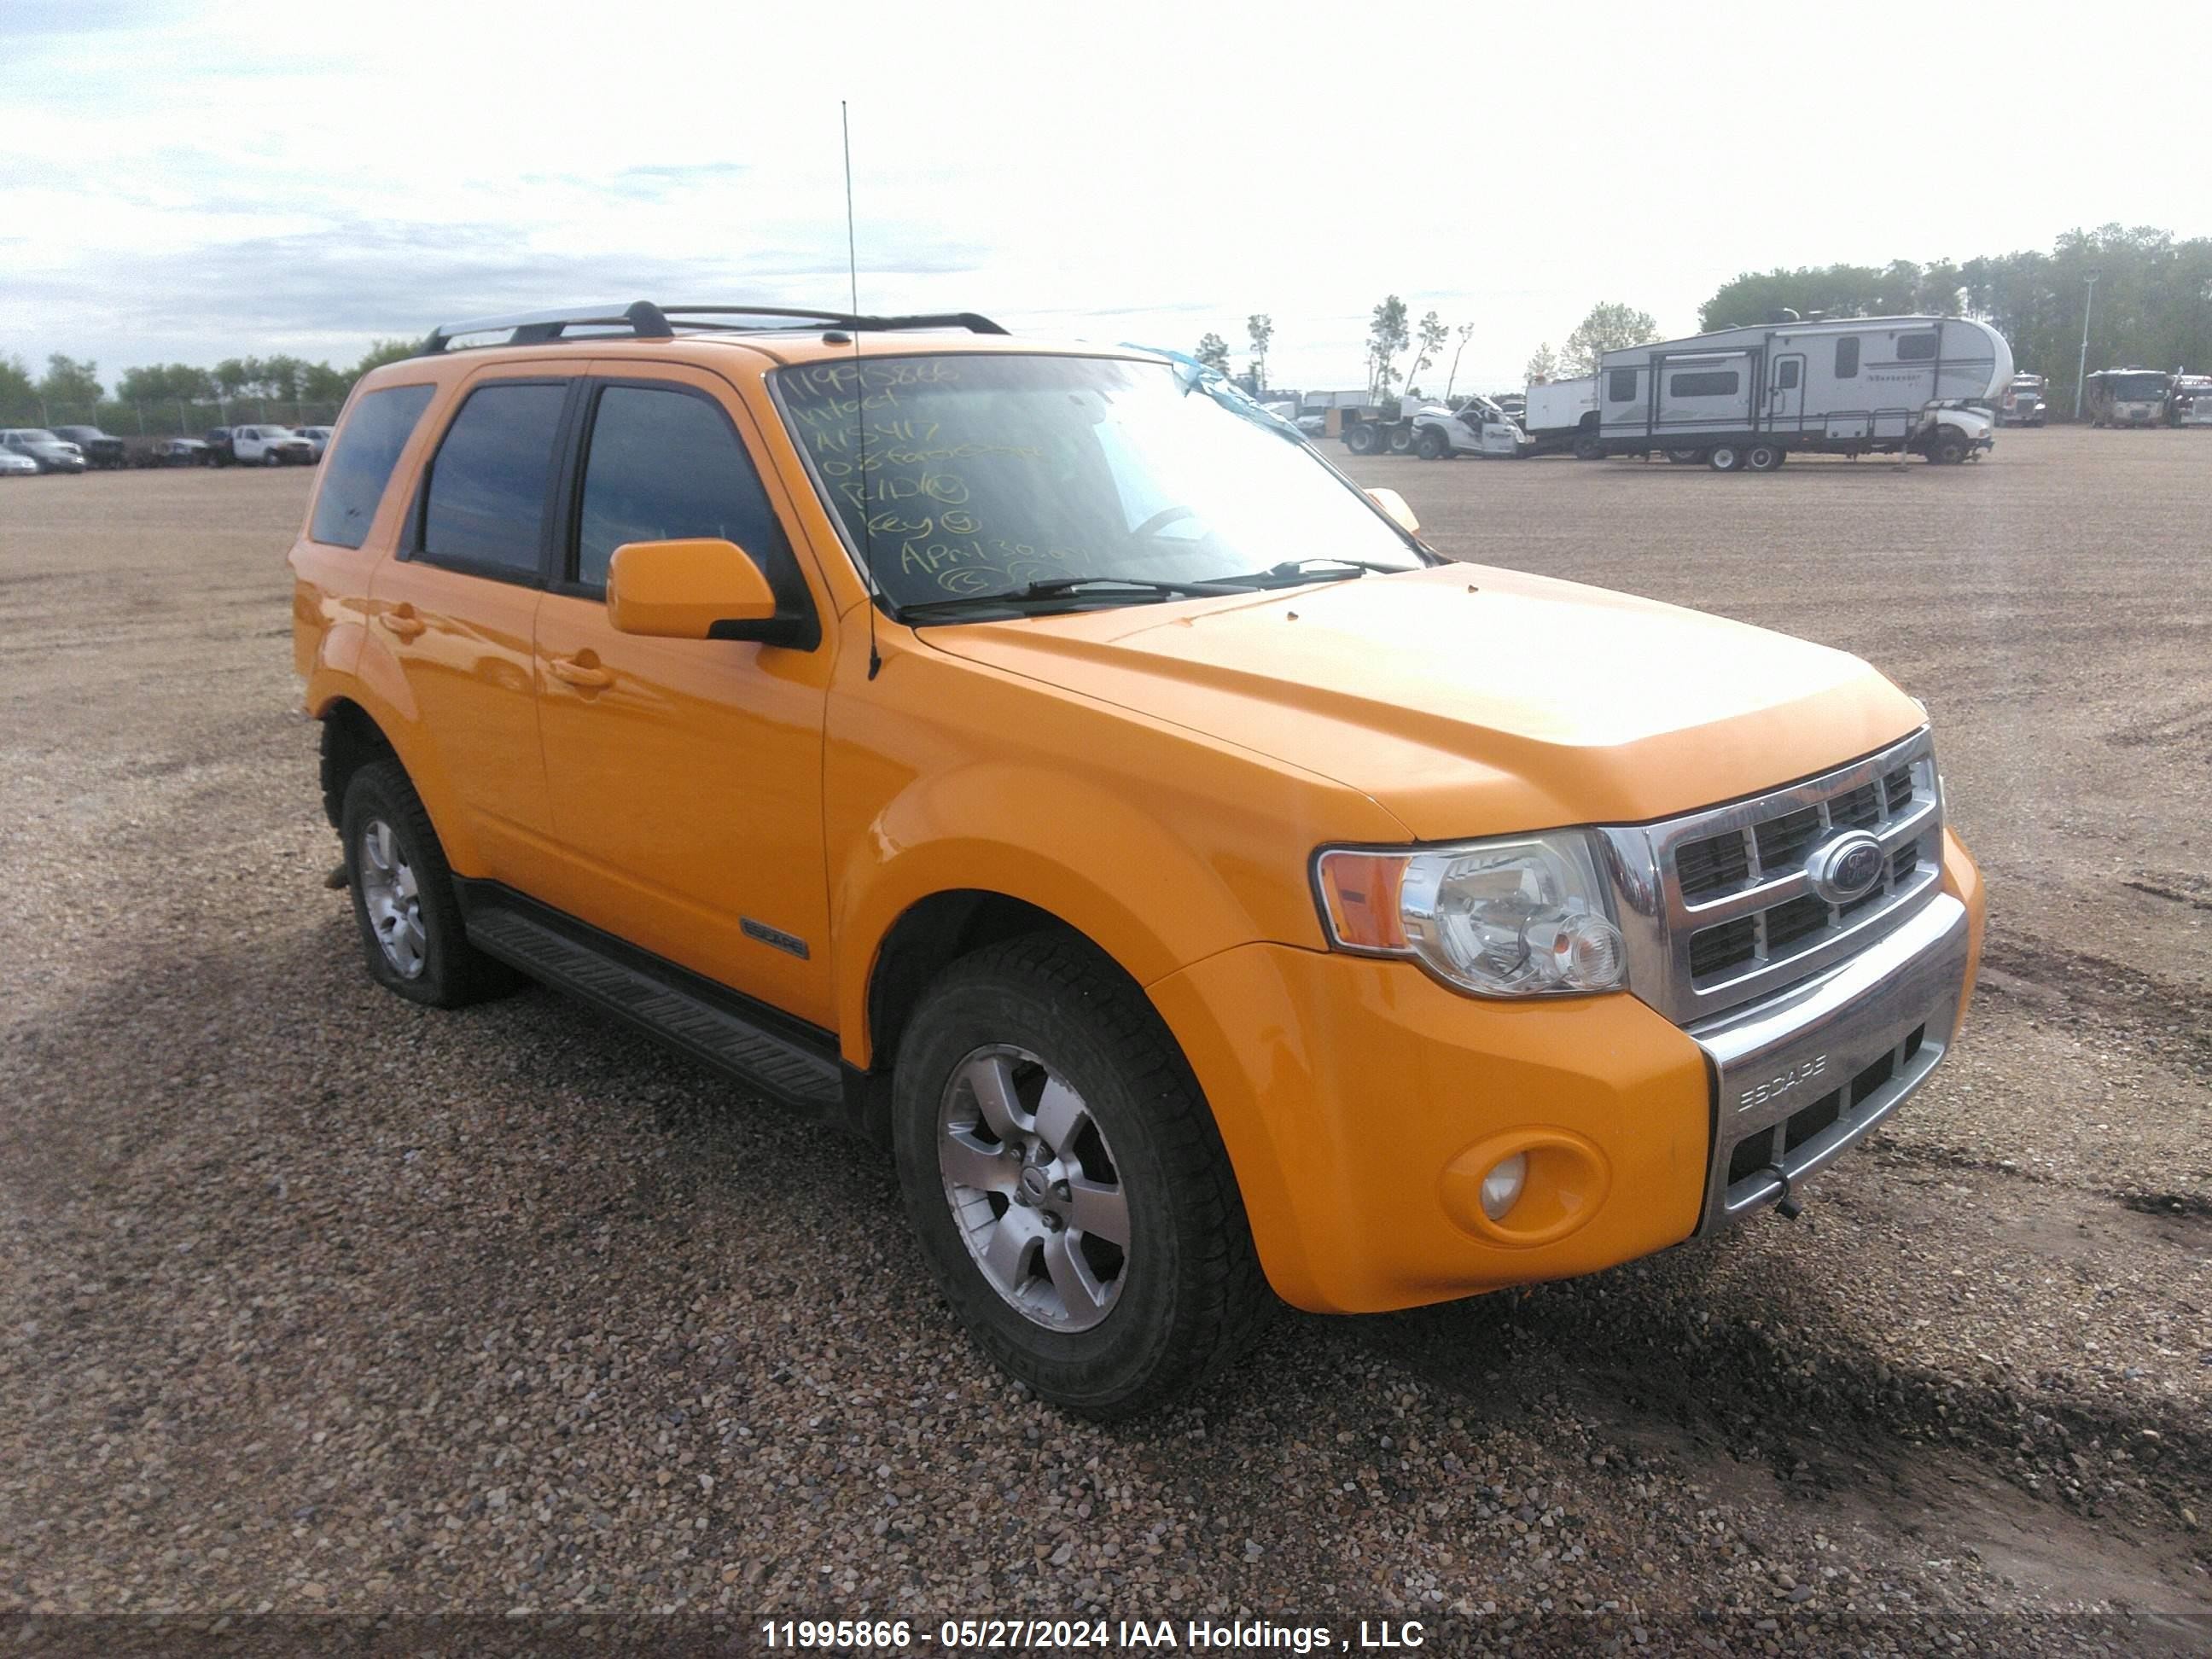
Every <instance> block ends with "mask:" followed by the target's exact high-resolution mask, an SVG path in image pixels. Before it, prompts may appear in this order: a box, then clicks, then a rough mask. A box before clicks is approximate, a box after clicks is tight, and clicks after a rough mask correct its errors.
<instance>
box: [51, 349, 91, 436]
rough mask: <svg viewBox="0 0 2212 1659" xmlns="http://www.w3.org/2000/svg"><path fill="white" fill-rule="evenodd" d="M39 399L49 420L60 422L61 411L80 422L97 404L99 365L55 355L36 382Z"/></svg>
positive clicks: (59, 354)
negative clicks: (37, 383)
mask: <svg viewBox="0 0 2212 1659" xmlns="http://www.w3.org/2000/svg"><path fill="white" fill-rule="evenodd" d="M39 396H40V397H41V398H44V399H46V409H47V410H48V413H49V416H50V417H51V418H52V419H54V420H57V421H58V420H60V419H61V418H62V416H61V413H60V411H62V410H70V411H71V412H73V413H76V414H77V415H78V416H79V418H80V419H82V418H83V416H86V415H88V414H89V413H90V412H91V410H93V408H94V405H96V404H98V403H99V402H100V365H99V364H97V363H95V362H91V361H90V360H89V359H87V360H86V361H84V362H78V361H77V360H76V358H74V357H64V356H62V355H61V353H59V352H56V353H55V354H54V355H53V356H51V357H49V358H47V359H46V373H45V374H43V375H41V376H40V378H39Z"/></svg>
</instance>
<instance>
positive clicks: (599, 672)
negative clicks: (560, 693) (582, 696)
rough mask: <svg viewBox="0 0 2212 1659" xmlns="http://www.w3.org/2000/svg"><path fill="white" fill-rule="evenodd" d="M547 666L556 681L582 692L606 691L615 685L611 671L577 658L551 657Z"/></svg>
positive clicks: (547, 660) (546, 660) (546, 661)
mask: <svg viewBox="0 0 2212 1659" xmlns="http://www.w3.org/2000/svg"><path fill="white" fill-rule="evenodd" d="M545 666H546V669H547V671H549V672H550V673H551V674H552V676H553V678H555V679H556V680H559V681H560V682H561V683H562V684H564V685H573V686H574V687H575V688H576V689H577V690H580V691H604V690H606V689H607V688H608V687H609V686H611V685H612V684H614V683H615V677H614V675H613V673H612V672H611V671H609V670H607V669H605V668H601V667H599V665H596V664H594V663H587V662H584V661H582V660H580V659H578V658H575V657H549V658H547V659H545Z"/></svg>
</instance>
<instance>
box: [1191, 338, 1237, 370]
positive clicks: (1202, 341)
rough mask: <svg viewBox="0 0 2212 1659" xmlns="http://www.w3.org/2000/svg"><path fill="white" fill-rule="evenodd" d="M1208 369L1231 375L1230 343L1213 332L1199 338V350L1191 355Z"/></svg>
mask: <svg viewBox="0 0 2212 1659" xmlns="http://www.w3.org/2000/svg"><path fill="white" fill-rule="evenodd" d="M1190 355H1191V356H1194V357H1195V358H1197V359H1198V361H1199V362H1201V363H1204V364H1205V365H1206V367H1207V368H1211V369H1214V370H1216V371H1218V373H1220V374H1227V373H1229V342H1228V341H1226V340H1225V339H1223V338H1222V337H1220V336H1219V335H1218V334H1215V333H1212V332H1211V331H1209V332H1207V333H1205V334H1202V335H1200V337H1199V341H1198V349H1197V350H1195V351H1194V352H1192V353H1191V354H1190Z"/></svg>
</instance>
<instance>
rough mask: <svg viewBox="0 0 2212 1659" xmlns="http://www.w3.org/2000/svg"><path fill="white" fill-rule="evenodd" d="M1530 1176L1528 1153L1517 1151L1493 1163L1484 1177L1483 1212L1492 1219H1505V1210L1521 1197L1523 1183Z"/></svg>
mask: <svg viewBox="0 0 2212 1659" xmlns="http://www.w3.org/2000/svg"><path fill="white" fill-rule="evenodd" d="M1527 1180H1528V1154H1527V1153H1526V1152H1516V1153H1514V1154H1513V1156H1512V1157H1510V1158H1506V1159H1504V1161H1502V1162H1501V1163H1498V1164H1495V1165H1493V1166H1492V1169H1491V1171H1490V1173H1489V1174H1488V1175H1486V1176H1483V1178H1482V1212H1483V1214H1485V1215H1486V1216H1488V1217H1489V1218H1491V1219H1492V1221H1503V1220H1504V1219H1505V1212H1507V1211H1508V1210H1510V1209H1511V1208H1512V1207H1513V1206H1514V1205H1516V1203H1518V1202H1519V1201H1520V1199H1521V1187H1522V1182H1525V1181H1527Z"/></svg>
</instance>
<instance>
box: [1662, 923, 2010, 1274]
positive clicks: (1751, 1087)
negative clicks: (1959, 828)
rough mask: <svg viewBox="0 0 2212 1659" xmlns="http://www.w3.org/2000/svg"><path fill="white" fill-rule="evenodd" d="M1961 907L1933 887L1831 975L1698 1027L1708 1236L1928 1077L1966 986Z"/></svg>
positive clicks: (1867, 1129) (1966, 934) (1860, 1135)
mask: <svg viewBox="0 0 2212 1659" xmlns="http://www.w3.org/2000/svg"><path fill="white" fill-rule="evenodd" d="M1971 934H1972V928H1971V926H1970V922H1969V919H1968V916H1967V913H1966V906H1965V905H1964V904H1962V903H1961V902H1960V901H1959V900H1957V899H1956V898H1954V897H1953V896H1951V895H1950V894H1948V893H1939V894H1937V895H1936V897H1935V898H1934V899H1933V900H1932V901H1931V902H1929V904H1928V905H1926V906H1925V907H1924V908H1922V909H1921V910H1919V911H1918V912H1917V913H1916V914H1915V915H1913V916H1912V918H1911V920H1910V921H1906V922H1905V923H1904V925H1902V926H1901V927H1899V928H1897V929H1896V931H1895V932H1893V933H1889V934H1887V936H1885V937H1884V938H1882V939H1880V940H1878V941H1876V942H1875V944H1873V945H1869V947H1868V948H1867V949H1865V950H1864V951H1861V952H1859V954H1858V955H1857V956H1855V957H1850V958H1849V959H1847V960H1846V961H1844V962H1843V963H1838V965H1837V966H1836V967H1834V968H1832V969H1829V970H1828V971H1827V972H1826V973H1825V974H1821V975H1818V976H1817V977H1815V978H1814V979H1811V980H1808V981H1805V982H1803V983H1802V984H1800V985H1796V986H1793V987H1790V989H1789V990H1787V991H1784V993H1782V994H1780V995H1778V996H1775V997H1770V998H1768V999H1767V1000H1765V1001H1764V1002H1759V1003H1754V1004H1753V1005H1752V1006H1750V1007H1748V1008H1744V1009H1739V1010H1736V1011H1735V1012H1731V1013H1728V1014H1724V1015H1722V1016H1721V1017H1720V1018H1717V1019H1712V1020H1708V1021H1706V1022H1705V1023H1703V1024H1699V1025H1696V1026H1692V1028H1691V1030H1690V1033H1689V1034H1690V1036H1692V1038H1694V1039H1695V1040H1696V1042H1697V1043H1698V1046H1699V1048H1703V1049H1704V1050H1705V1058H1706V1059H1707V1060H1709V1061H1710V1062H1711V1066H1712V1069H1713V1079H1714V1087H1713V1096H1714V1118H1715V1125H1716V1127H1715V1133H1714V1146H1713V1156H1712V1158H1711V1172H1710V1173H1709V1174H1708V1176H1707V1177H1706V1182H1705V1208H1704V1215H1703V1218H1702V1219H1701V1220H1700V1221H1699V1231H1700V1232H1713V1231H1717V1230H1718V1229H1720V1228H1722V1227H1724V1226H1726V1225H1728V1224H1729V1222H1731V1221H1735V1220H1739V1219H1741V1218H1742V1217H1744V1216H1746V1215H1747V1214H1749V1213H1750V1212H1752V1211H1753V1210H1757V1209H1760V1208H1762V1207H1764V1206H1766V1205H1769V1204H1771V1203H1774V1202H1775V1201H1777V1200H1780V1199H1784V1198H1786V1197H1788V1196H1789V1195H1790V1191H1791V1189H1792V1188H1794V1187H1796V1185H1797V1183H1799V1182H1802V1181H1804V1180H1805V1179H1806V1178H1807V1177H1808V1176H1811V1175H1813V1174H1814V1172H1815V1171H1817V1170H1820V1169H1822V1168H1823V1167H1825V1166H1826V1164H1830V1163H1832V1162H1833V1161H1834V1159H1835V1158H1836V1157H1837V1156H1838V1154H1839V1153H1841V1152H1843V1151H1844V1148H1846V1147H1848V1146H1851V1145H1853V1144H1854V1143H1856V1142H1857V1141H1859V1140H1863V1139H1865V1138H1866V1136H1868V1135H1869V1134H1870V1133H1873V1131H1874V1129H1875V1126H1876V1125H1877V1124H1879V1123H1880V1122H1881V1121H1882V1120H1883V1119H1884V1118H1886V1117H1887V1116H1888V1115H1890V1114H1891V1113H1892V1112H1893V1111H1895V1110H1896V1109H1898V1108H1899V1106H1900V1105H1902V1104H1904V1103H1905V1099H1906V1097H1909V1096H1910V1095H1911V1094H1912V1093H1913V1092H1914V1091H1916V1090H1917V1089H1918V1088H1919V1087H1920V1085H1922V1084H1923V1083H1925V1082H1927V1080H1928V1079H1929V1075H1930V1074H1931V1073H1933V1072H1934V1071H1935V1069H1936V1063H1937V1062H1938V1061H1940V1060H1942V1058H1943V1056H1944V1054H1946V1053H1947V1052H1948V1050H1949V1048H1950V1046H1951V1034H1952V1032H1953V1030H1954V1029H1955V1028H1956V1026H1957V1024H1958V1021H1959V1012H1960V1004H1961V1002H1962V1001H1963V1000H1965V997H1966V975H1967V957H1968V956H1969V954H1970V952H1971V948H1972V938H1971Z"/></svg>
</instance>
